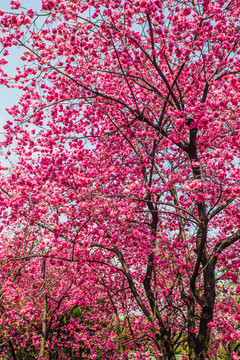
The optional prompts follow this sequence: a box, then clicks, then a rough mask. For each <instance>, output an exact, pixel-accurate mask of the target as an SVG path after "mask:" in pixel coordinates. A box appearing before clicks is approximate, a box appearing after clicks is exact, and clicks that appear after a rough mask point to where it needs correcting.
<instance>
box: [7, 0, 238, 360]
mask: <svg viewBox="0 0 240 360" xmlns="http://www.w3.org/2000/svg"><path fill="white" fill-rule="evenodd" d="M11 4H12V8H13V9H15V10H18V9H19V6H20V2H19V1H11ZM40 15H41V17H40ZM239 15H240V6H239V4H238V2H237V1H235V0H231V1H222V0H221V1H215V0H214V1H209V0H208V1H205V0H204V1H177V2H174V1H159V0H152V1H145V0H142V1H139V0H135V1H130V0H125V1H119V0H116V1H109V0H108V1H105V0H99V1H97V0H92V1H86V2H85V1H74V0H70V1H65V0H56V1H54V0H51V1H50V0H45V1H43V2H42V11H41V14H34V12H33V10H31V9H28V10H27V11H26V12H21V11H19V12H18V11H16V14H5V13H4V12H2V13H1V19H0V23H1V27H2V32H3V36H2V38H1V43H2V45H3V48H4V50H3V55H4V56H5V57H4V58H3V59H2V60H1V64H2V65H4V63H5V62H6V61H7V60H6V57H7V55H8V50H7V49H6V48H8V47H12V46H20V47H22V49H23V54H22V57H21V59H22V61H23V62H25V65H23V67H22V68H21V69H20V68H17V72H16V75H15V76H13V77H8V76H7V74H5V73H4V70H3V69H2V73H1V74H2V80H1V81H2V84H6V85H7V86H17V87H19V88H20V89H22V91H23V93H22V96H21V98H20V99H19V102H18V104H17V105H15V106H14V107H13V108H11V109H9V114H10V115H12V116H13V121H8V124H7V125H6V126H5V130H6V140H5V142H4V144H3V145H4V146H9V145H10V144H11V143H12V141H13V139H14V140H15V147H14V151H15V153H16V155H17V156H18V163H17V164H16V166H15V168H14V170H13V172H12V173H11V174H10V175H9V176H8V177H7V178H3V179H2V207H1V209H2V217H3V220H2V222H3V227H4V228H6V227H9V228H11V227H12V226H14V224H18V223H19V222H21V221H22V219H23V218H24V219H26V220H27V221H28V225H29V226H30V227H32V228H33V229H36V227H38V228H41V229H44V231H46V232H47V233H51V234H52V240H51V251H52V252H53V254H55V253H56V252H57V253H59V254H61V251H62V252H64V251H65V250H64V249H65V248H68V246H69V249H70V250H69V252H68V254H66V256H61V258H62V259H63V261H64V262H67V261H69V262H72V263H74V262H75V260H76V259H78V260H77V264H78V265H77V273H78V274H79V278H81V274H83V272H84V271H85V266H86V264H87V266H88V270H89V272H88V274H89V275H87V276H86V277H85V278H84V280H82V281H83V282H81V280H80V282H79V287H78V293H79V294H78V296H80V297H81V294H82V293H83V292H84V291H86V288H87V289H91V287H95V286H96V290H97V291H98V293H100V292H101V291H103V292H104V293H105V294H107V297H108V309H109V310H110V311H112V314H113V316H114V321H118V319H119V324H118V326H120V323H121V321H120V319H122V318H126V319H127V318H128V316H129V314H131V316H132V317H134V316H135V317H138V316H141V317H142V319H144V320H142V321H141V325H138V322H136V321H135V323H134V320H132V321H130V320H129V321H128V322H127V323H126V325H127V329H128V333H129V334H130V335H131V336H132V341H133V343H134V344H136V345H137V346H139V349H140V351H143V350H146V348H147V347H148V346H149V347H150V350H151V351H154V352H155V354H156V356H159V358H163V359H168V360H173V359H175V354H176V353H177V351H178V349H179V346H182V347H185V348H187V349H188V356H189V359H191V360H193V359H199V360H205V359H206V358H207V357H208V351H209V350H210V349H211V346H213V349H214V351H217V349H216V346H215V345H216V343H217V342H214V344H215V345H211V341H212V339H213V341H214V337H215V334H216V333H217V329H219V325H220V324H221V323H222V322H223V320H222V318H221V316H219V311H220V309H221V306H220V303H221V302H222V301H223V299H224V298H225V299H226V301H230V300H227V297H228V294H227V293H225V292H224V291H222V292H221V291H220V286H218V287H217V291H218V292H217V297H216V286H217V284H218V282H219V281H220V279H221V277H219V274H221V269H224V268H226V265H227V267H228V268H229V269H231V270H232V272H233V275H234V272H237V271H239V261H238V257H239V245H238V240H239V238H240V228H239V222H240V218H239V211H238V208H239V193H240V187H239V173H240V172H239V144H240V142H239V127H240V122H239V99H240V85H239V84H240V83H239V72H240V62H239V56H238V55H239V18H240V16H239ZM38 25H39V26H38ZM7 211H8V212H7ZM6 214H7V215H8V216H7V218H6ZM23 243H24V242H23ZM23 249H26V248H24V247H23ZM25 251H26V250H25ZM75 251H77V254H76V253H75ZM64 255H65V254H64ZM48 256H50V254H49V255H48ZM53 256H54V255H53ZM234 281H235V282H236V283H238V281H239V280H238V279H235V280H234ZM60 283H61V282H60ZM83 284H84V286H83ZM89 294H90V293H89ZM116 295H117V296H116ZM230 295H231V294H230ZM72 296H73V295H72ZM72 299H74V296H73V297H72ZM95 300H97V299H95ZM70 301H71V300H70ZM93 303H97V301H94V302H93ZM228 311H230V313H232V312H234V308H231V309H230V307H229V308H228ZM211 329H213V331H212V338H211V334H210V333H211ZM227 331H228V333H229V336H230V337H231V334H232V333H233V332H234V334H235V335H234V336H239V332H238V329H234V328H233V327H231V326H230V327H229V328H228V329H227ZM138 333H139V334H141V333H142V334H144V340H142V341H140V340H139V339H138V340H137V341H136V339H135V337H136V334H138ZM236 334H237V335H236ZM88 336H89V338H90V337H91V334H88ZM218 336H219V341H223V343H224V341H225V340H224V339H223V336H221V332H219V333H218ZM146 338H147V339H148V340H149V341H148V343H146ZM139 341H140V342H141V343H142V345H141V344H140V345H139V344H138V342H139ZM104 346H105V348H106V349H108V350H109V352H108V350H107V351H106V352H105V353H104V354H103V353H102V354H101V355H99V344H96V346H95V348H94V346H92V348H91V355H90V356H91V357H92V358H97V357H98V356H101V357H100V358H104V357H105V358H109V359H111V358H112V359H114V358H119V357H120V356H122V358H124V356H125V357H126V356H127V352H128V351H129V350H130V348H128V349H126V351H125V353H123V354H122V355H120V354H118V353H117V350H116V349H117V346H118V345H117V341H116V334H115V333H114V332H113V333H109V334H108V341H107V342H106V343H105V345H104ZM121 346H123V345H121ZM209 356H210V354H209ZM231 356H233V357H234V356H235V358H236V356H237V355H236V353H235V354H234V351H233V352H232V355H231Z"/></svg>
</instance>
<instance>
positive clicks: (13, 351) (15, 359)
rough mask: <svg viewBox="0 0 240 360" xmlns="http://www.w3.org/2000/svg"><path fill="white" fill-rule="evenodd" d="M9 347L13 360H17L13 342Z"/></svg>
mask: <svg viewBox="0 0 240 360" xmlns="http://www.w3.org/2000/svg"><path fill="white" fill-rule="evenodd" d="M8 345H9V348H10V351H11V354H12V358H13V360H17V357H16V353H15V349H14V346H13V343H12V341H11V340H9V341H8Z"/></svg>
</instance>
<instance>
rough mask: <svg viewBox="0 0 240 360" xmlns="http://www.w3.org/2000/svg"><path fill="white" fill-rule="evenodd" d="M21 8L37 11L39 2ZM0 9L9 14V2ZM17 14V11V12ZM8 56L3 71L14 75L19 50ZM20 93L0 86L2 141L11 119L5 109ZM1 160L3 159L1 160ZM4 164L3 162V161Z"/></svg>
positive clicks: (30, 0)
mask: <svg viewBox="0 0 240 360" xmlns="http://www.w3.org/2000/svg"><path fill="white" fill-rule="evenodd" d="M21 2H22V6H23V7H24V8H26V9H30V8H32V9H33V10H36V11H39V10H40V9H41V3H42V2H41V0H22V1H21ZM0 9H1V10H4V11H6V12H8V11H9V12H10V11H12V10H11V7H10V0H1V1H0ZM18 12H19V11H18ZM10 50H11V51H10V56H9V57H8V64H7V65H6V66H5V70H6V72H8V73H10V74H11V73H12V74H13V73H14V72H15V68H16V66H19V67H21V61H20V55H21V52H22V50H21V49H13V48H11V49H10ZM19 96H20V92H19V91H18V90H17V89H8V88H6V87H5V86H3V85H0V133H1V135H0V138H1V139H2V133H3V126H4V125H5V123H6V121H7V120H9V119H11V117H10V116H9V115H8V113H7V111H6V108H10V107H11V106H13V105H14V104H16V103H17V102H18V98H19ZM2 160H3V159H2ZM3 162H4V163H5V161H3Z"/></svg>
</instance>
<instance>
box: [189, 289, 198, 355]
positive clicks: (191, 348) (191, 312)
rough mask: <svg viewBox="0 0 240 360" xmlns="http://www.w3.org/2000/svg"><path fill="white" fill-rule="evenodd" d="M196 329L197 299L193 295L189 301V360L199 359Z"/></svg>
mask: <svg viewBox="0 0 240 360" xmlns="http://www.w3.org/2000/svg"><path fill="white" fill-rule="evenodd" d="M193 330H195V300H194V297H193V296H192V295H191V296H190V297H189V301H188V346H189V360H197V355H196V335H195V333H194V331H193Z"/></svg>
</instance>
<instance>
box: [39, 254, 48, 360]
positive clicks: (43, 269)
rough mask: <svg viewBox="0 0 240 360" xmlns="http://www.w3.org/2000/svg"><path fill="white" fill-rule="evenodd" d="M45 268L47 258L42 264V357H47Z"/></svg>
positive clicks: (40, 353) (40, 354)
mask: <svg viewBox="0 0 240 360" xmlns="http://www.w3.org/2000/svg"><path fill="white" fill-rule="evenodd" d="M45 270H46V260H45V259H44V260H43V264H42V278H43V287H42V289H43V314H42V333H41V344H40V351H39V358H40V359H42V358H44V357H45V348H46V337H47V295H46V294H45V293H44V292H45V288H46V283H45Z"/></svg>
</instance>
